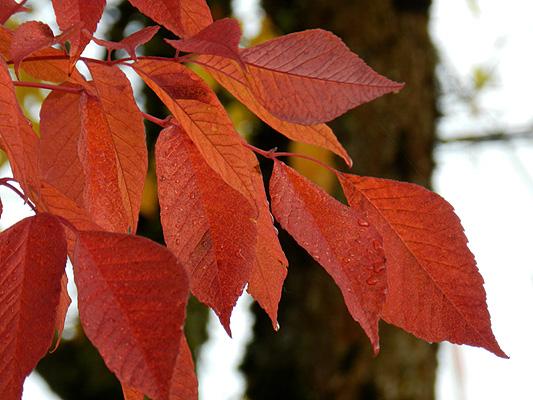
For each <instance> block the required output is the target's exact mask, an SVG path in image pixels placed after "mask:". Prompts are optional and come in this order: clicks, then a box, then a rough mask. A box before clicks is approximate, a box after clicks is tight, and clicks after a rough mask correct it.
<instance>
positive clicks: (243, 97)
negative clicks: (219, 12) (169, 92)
mask: <svg viewBox="0 0 533 400" xmlns="http://www.w3.org/2000/svg"><path fill="white" fill-rule="evenodd" d="M194 62H195V63H197V64H199V65H201V66H202V67H204V68H205V69H206V70H207V71H208V72H209V73H210V74H211V75H212V76H213V77H214V78H215V79H216V80H217V81H218V83H220V84H221V85H222V86H223V87H224V88H225V89H226V90H227V91H229V92H230V93H231V94H232V95H233V96H235V98H236V99H237V100H239V101H240V102H241V103H242V104H244V105H245V106H246V107H248V109H249V110H250V111H251V112H253V113H254V114H255V115H257V116H258V117H259V118H261V120H263V122H265V123H266V124H268V125H270V126H271V127H272V128H273V129H275V130H276V131H278V132H280V133H281V134H283V135H284V136H286V137H288V138H289V139H292V140H296V141H299V142H303V143H309V144H312V145H314V146H319V147H322V148H324V149H327V150H330V151H332V152H333V153H335V154H337V155H339V156H340V157H342V159H343V160H344V161H345V162H346V164H347V165H348V166H350V167H351V166H352V164H353V162H352V159H351V158H350V156H349V155H348V153H347V152H346V150H345V149H344V147H343V146H342V144H340V143H339V141H338V140H337V137H336V136H335V134H334V133H333V132H332V131H331V129H330V128H329V127H328V126H327V125H326V124H315V125H300V124H295V123H292V122H287V121H283V120H281V119H279V118H277V117H275V116H274V115H272V114H271V113H270V112H269V111H268V110H267V109H266V108H265V107H263V106H262V105H261V104H260V103H259V102H258V101H257V100H256V98H255V97H254V96H253V94H252V93H251V92H250V89H249V88H248V83H247V81H246V77H245V76H244V73H243V71H242V68H241V67H240V66H239V64H237V63H236V62H235V61H233V60H229V59H227V58H223V57H213V56H200V57H198V58H196V59H195V60H194Z"/></svg>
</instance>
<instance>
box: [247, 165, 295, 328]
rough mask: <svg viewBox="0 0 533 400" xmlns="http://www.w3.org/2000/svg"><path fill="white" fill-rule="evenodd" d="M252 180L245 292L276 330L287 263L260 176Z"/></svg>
mask: <svg viewBox="0 0 533 400" xmlns="http://www.w3.org/2000/svg"><path fill="white" fill-rule="evenodd" d="M255 183H256V188H257V193H258V202H259V204H258V208H259V217H258V219H257V244H256V247H255V260H254V264H253V267H252V273H251V275H250V280H249V282H248V293H250V295H251V296H252V297H253V298H254V299H255V300H256V301H257V302H258V303H259V305H260V306H261V307H262V308H263V309H264V310H265V311H266V313H267V314H268V316H269V317H270V320H271V321H272V327H273V328H274V330H278V329H279V325H278V305H279V302H280V299H281V291H282V289H283V283H284V282H285V278H286V277H287V265H288V264H289V262H288V261H287V258H286V257H285V253H284V252H283V249H282V248H281V245H280V243H279V239H278V232H277V229H276V228H275V227H274V217H273V216H272V214H271V213H270V205H269V203H268V200H267V198H266V193H265V188H264V186H263V179H262V177H261V176H260V175H257V177H256V179H255Z"/></svg>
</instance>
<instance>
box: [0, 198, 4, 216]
mask: <svg viewBox="0 0 533 400" xmlns="http://www.w3.org/2000/svg"><path fill="white" fill-rule="evenodd" d="M3 211H4V206H3V205H2V199H0V218H2V212H3Z"/></svg>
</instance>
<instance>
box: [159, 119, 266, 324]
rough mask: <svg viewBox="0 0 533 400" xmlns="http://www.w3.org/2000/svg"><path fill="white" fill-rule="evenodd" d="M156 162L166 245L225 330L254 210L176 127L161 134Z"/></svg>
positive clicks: (247, 265)
mask: <svg viewBox="0 0 533 400" xmlns="http://www.w3.org/2000/svg"><path fill="white" fill-rule="evenodd" d="M156 162H157V178H158V185H157V186H158V192H159V202H160V204H161V223H162V225H163V232H164V234H165V241H166V243H167V246H168V247H169V248H170V249H172V251H173V252H174V254H176V256H177V257H178V260H180V261H181V263H182V264H183V265H184V266H185V267H186V269H187V271H188V272H189V277H190V282H191V283H190V285H191V291H192V293H193V294H194V295H195V296H196V297H197V298H198V299H199V300H200V301H201V302H203V303H205V304H207V305H208V306H209V307H211V308H213V309H214V310H215V312H216V313H217V315H218V317H219V318H220V321H221V322H222V325H224V328H226V330H227V331H228V333H229V332H230V327H229V322H230V315H231V311H232V310H233V307H234V306H235V303H236V302H237V299H238V298H239V296H240V295H241V294H242V291H243V289H244V286H245V285H246V283H247V282H248V278H249V277H250V272H251V268H252V263H253V261H254V250H255V244H256V240H257V227H256V223H255V218H254V217H255V212H254V209H253V208H252V207H251V206H250V205H249V203H248V202H247V200H246V199H245V198H244V197H243V196H242V195H241V194H240V193H239V192H237V191H236V190H234V189H233V188H231V187H230V186H228V185H227V184H226V183H225V182H224V181H223V180H222V179H220V177H219V176H218V175H217V174H216V173H215V172H214V171H213V170H212V169H211V168H210V167H209V165H208V164H207V163H206V162H205V160H204V159H203V158H202V156H201V155H200V153H199V152H198V150H197V149H196V147H195V146H194V144H193V143H192V142H191V140H190V139H189V137H188V136H187V135H186V134H185V133H184V132H183V130H182V129H181V128H179V127H177V126H171V127H169V128H167V129H165V130H164V131H162V132H161V134H160V136H159V139H158V141H157V145H156Z"/></svg>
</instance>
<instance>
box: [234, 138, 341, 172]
mask: <svg viewBox="0 0 533 400" xmlns="http://www.w3.org/2000/svg"><path fill="white" fill-rule="evenodd" d="M244 146H245V147H247V148H249V149H250V150H252V151H254V152H255V153H257V154H260V155H262V156H263V157H266V158H270V159H272V160H273V159H276V158H278V157H297V158H302V159H304V160H309V161H312V162H314V163H315V164H318V165H320V166H321V167H323V168H325V169H327V170H328V171H330V172H332V173H334V174H335V175H338V174H339V171H337V170H336V169H335V168H333V167H331V166H329V165H327V164H326V163H324V162H322V161H320V160H317V159H316V158H314V157H311V156H308V155H305V154H298V153H290V152H285V151H276V150H277V148H273V149H271V150H263V149H260V148H258V147H255V146H253V145H251V144H249V143H246V142H244Z"/></svg>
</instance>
